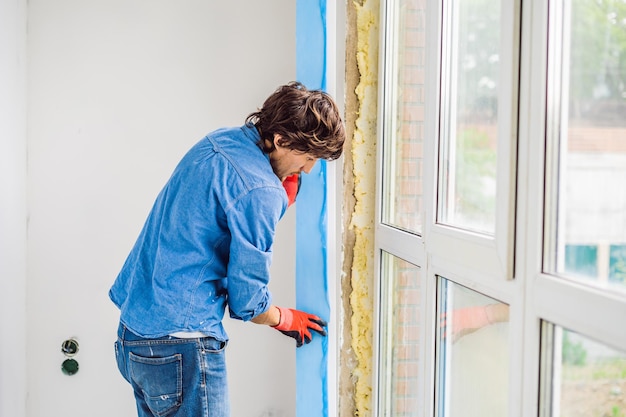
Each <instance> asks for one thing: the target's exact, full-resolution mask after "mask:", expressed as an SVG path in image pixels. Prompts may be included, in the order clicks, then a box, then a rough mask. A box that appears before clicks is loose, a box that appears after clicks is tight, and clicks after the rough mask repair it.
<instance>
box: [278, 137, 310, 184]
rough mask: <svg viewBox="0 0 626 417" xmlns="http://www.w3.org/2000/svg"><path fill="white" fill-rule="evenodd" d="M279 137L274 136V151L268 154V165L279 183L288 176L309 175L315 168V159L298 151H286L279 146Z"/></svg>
mask: <svg viewBox="0 0 626 417" xmlns="http://www.w3.org/2000/svg"><path fill="white" fill-rule="evenodd" d="M279 143H280V135H278V134H275V135H274V146H276V149H274V150H273V151H272V152H271V153H270V164H271V165H272V169H273V170H274V173H275V174H276V176H277V177H278V178H280V180H281V181H284V180H285V178H287V177H288V176H290V175H293V174H299V173H300V172H305V173H307V174H308V173H309V172H311V170H312V169H313V166H315V163H316V162H317V158H315V157H313V156H311V155H309V154H307V153H302V152H300V151H294V150H292V149H287V148H284V147H282V146H280V145H279Z"/></svg>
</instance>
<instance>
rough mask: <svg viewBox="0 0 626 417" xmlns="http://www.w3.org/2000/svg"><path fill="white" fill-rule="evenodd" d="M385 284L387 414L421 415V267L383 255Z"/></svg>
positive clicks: (382, 370)
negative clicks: (419, 394)
mask: <svg viewBox="0 0 626 417" xmlns="http://www.w3.org/2000/svg"><path fill="white" fill-rule="evenodd" d="M381 277H382V282H384V283H386V291H385V298H384V299H385V302H384V307H383V311H386V312H387V314H385V315H383V317H382V321H383V323H385V325H384V328H385V337H384V338H383V340H384V342H383V348H382V354H383V359H382V360H381V362H382V363H383V364H384V365H383V366H382V367H381V373H382V374H383V375H382V379H383V383H382V384H381V385H382V386H384V387H385V391H386V392H387V395H383V403H384V404H385V405H384V407H385V409H386V410H387V411H386V412H383V413H382V414H384V415H389V416H396V417H411V416H417V415H418V408H419V407H418V403H417V395H418V386H417V384H418V364H419V335H420V321H419V309H420V280H421V277H420V268H419V267H417V266H415V265H413V264H410V263H408V262H406V261H404V260H402V259H400V258H397V257H395V256H393V255H390V254H388V253H385V252H383V255H382V274H381Z"/></svg>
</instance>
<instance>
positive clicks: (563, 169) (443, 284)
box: [374, 0, 626, 417]
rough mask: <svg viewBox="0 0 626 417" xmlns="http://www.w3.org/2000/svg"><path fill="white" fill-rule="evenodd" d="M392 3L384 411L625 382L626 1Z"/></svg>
mask: <svg viewBox="0 0 626 417" xmlns="http://www.w3.org/2000/svg"><path fill="white" fill-rule="evenodd" d="M381 3H382V7H381V11H382V13H381V20H380V22H381V30H382V37H381V48H380V56H381V59H382V62H381V66H380V68H381V74H380V76H381V77H380V84H379V85H380V91H379V119H378V120H379V137H378V146H379V148H378V151H379V152H378V161H377V163H378V168H377V196H378V199H379V201H380V206H379V207H377V217H376V219H377V222H376V244H375V246H376V251H375V255H374V256H375V257H376V261H377V265H378V270H379V276H378V292H377V298H376V302H377V305H376V311H377V314H378V315H377V320H376V323H377V326H378V327H377V333H376V334H377V337H378V340H377V344H376V348H377V352H376V353H377V355H376V359H377V362H376V363H377V373H376V378H375V390H374V392H375V398H376V411H377V413H378V415H402V413H403V412H404V413H407V414H406V415H410V416H420V417H427V416H429V417H430V416H439V417H455V416H464V417H465V416H469V415H481V416H482V415H498V416H511V417H521V416H523V417H537V416H541V417H561V416H563V417H565V416H573V415H575V414H571V412H570V411H568V410H573V409H575V408H576V401H578V400H579V399H580V398H579V397H578V396H577V395H576V393H573V391H572V389H574V388H575V387H576V386H584V387H586V389H591V387H593V386H594V384H595V383H596V378H598V377H599V375H600V374H601V373H602V372H604V373H605V374H606V375H607V378H612V380H614V381H616V382H615V383H614V385H612V387H613V390H612V391H611V388H609V395H611V394H610V392H613V394H612V395H613V397H611V398H614V397H617V396H619V395H622V396H623V392H626V389H624V388H620V387H621V385H620V384H622V383H623V381H622V380H623V378H624V376H623V375H622V371H621V369H622V368H623V360H624V352H626V331H624V326H623V325H621V323H622V322H623V321H624V320H626V290H625V289H624V288H625V287H626V284H624V280H623V265H624V262H625V259H626V258H625V257H626V244H625V242H626V231H624V230H623V227H622V226H624V224H625V223H624V222H626V215H625V214H624V213H626V206H625V205H624V201H626V187H624V184H626V177H624V175H623V174H624V167H626V161H623V160H622V159H623V157H624V155H625V154H626V148H624V146H626V145H625V144H626V142H624V141H623V140H622V139H624V138H626V131H625V132H624V134H622V133H621V132H622V129H624V128H626V122H624V120H625V118H624V115H625V114H626V94H625V92H626V90H625V86H626V76H625V75H624V74H625V72H624V68H626V65H625V64H624V63H626V2H624V1H623V0H602V1H600V0H499V1H489V0H458V1H447V0H446V1H444V0H425V1H417V0H415V1H413V0H385V1H382V2H381ZM409 19H416V21H417V22H418V24H417V26H416V27H417V28H420V29H419V30H414V29H412V26H411V25H409V23H408V20H409ZM416 45H419V46H420V47H423V50H421V51H420V54H416V55H415V56H419V57H420V58H419V60H418V61H413V58H412V55H411V53H414V52H415V51H412V52H407V50H408V49H410V48H415V47H416ZM416 62H417V63H418V64H419V65H409V64H415V63H416ZM413 77H414V78H413ZM417 80H419V83H418V82H416V81H417ZM416 91H419V92H420V94H419V95H417V97H419V100H413V98H414V92H416ZM418 102H419V106H415V104H416V103H418ZM622 106H624V107H622ZM622 109H623V110H622ZM414 122H418V124H420V128H419V129H418V130H414V131H412V132H418V133H419V134H409V135H408V136H403V132H405V133H406V132H407V131H411V129H412V128H413V126H415V124H414ZM409 126H411V128H409ZM407 138H409V139H410V140H408V141H407ZM622 142H624V143H622ZM416 157H419V158H418V159H419V164H417V165H416V164H414V163H415V161H417V160H418V159H416ZM407 180H412V181H413V182H412V183H411V182H410V181H409V184H411V185H417V184H419V186H415V187H413V188H412V189H411V188H410V187H406V185H407V183H406V181H407ZM403 181H404V185H401V183H402V182H403ZM409 191H411V192H409ZM413 191H415V192H413ZM417 191H419V192H417ZM409 270H410V271H412V272H411V273H410V274H409V275H410V276H411V277H412V280H413V282H414V283H416V284H417V287H418V288H419V289H418V290H416V291H414V292H413V293H412V296H408V297H407V294H405V293H403V292H402V291H403V289H401V288H400V287H398V284H399V283H400V282H406V278H407V275H406V271H409ZM417 287H416V288H417ZM401 294H402V297H403V298H402V299H401V298H399V297H401ZM411 297H412V298H411ZM403 305H410V306H411V307H412V308H413V309H416V310H415V311H416V312H417V315H416V316H414V317H413V318H414V319H415V326H416V328H415V329H414V330H415V333H411V334H412V335H413V336H412V337H409V338H399V339H398V336H399V335H400V334H405V333H403V332H404V330H405V329H404V328H403V326H405V325H407V323H406V322H404V321H402V320H401V319H400V318H401V317H402V315H401V314H400V313H399V312H400V311H401V306H403ZM492 309H495V311H497V312H498V313H499V314H498V315H497V317H498V319H495V318H494V316H492V315H491V313H492V312H493V311H492ZM487 311H489V312H490V313H489V314H487V313H486V312H487ZM500 313H501V314H500ZM481 318H482V319H483V320H482V321H480V320H479V319H481ZM477 322H480V323H479V325H475V326H473V325H471V323H477ZM450 323H452V324H450ZM450 325H451V326H452V328H450ZM465 325H468V326H469V328H470V330H468V329H466V328H465ZM472 326H473V327H472ZM455 328H456V329H457V330H458V329H463V330H459V331H455V330H454V329H455ZM400 347H402V349H409V350H410V351H411V352H412V353H413V354H417V360H416V361H415V363H414V364H413V365H412V368H411V369H412V370H413V371H414V373H411V374H410V375H411V379H410V381H411V382H410V384H404V380H402V377H404V376H406V374H403V371H405V370H406V369H408V364H407V366H406V367H404V366H403V362H402V361H401V360H400V358H401V356H400V354H399V352H400ZM583 350H584V351H585V352H587V356H586V358H587V361H586V362H585V365H584V366H583V368H584V369H583V368H576V366H580V363H581V362H580V361H579V362H578V365H573V364H572V362H571V361H572V359H571V358H570V356H571V354H572V351H574V352H580V351H583ZM598 352H609V353H610V354H607V355H608V356H607V355H600V354H599V353H598ZM605 356H607V357H608V358H609V359H607V360H608V362H606V361H605V360H604V357H605ZM490 361H491V362H493V363H496V362H497V366H492V363H490ZM607 363H608V364H609V367H610V368H611V372H613V373H610V372H608V369H607V367H606V364H607ZM415 372H417V374H415ZM615 372H617V373H615ZM609 385H610V384H609ZM616 386H617V387H616ZM403 387H404V388H407V389H404V390H402V389H401V388H403ZM481 387H489V388H488V389H482V388H481ZM620 390H622V391H620ZM620 392H622V394H620ZM490 393H491V394H492V395H490ZM409 394H410V395H409ZM619 398H622V397H619ZM596 399H597V398H595V397H594V398H592V399H589V400H588V401H587V402H588V404H589V405H590V406H591V405H593V404H595V403H594V401H595V400H596ZM604 402H605V403H606V402H607V401H604ZM402 404H403V405H405V406H406V405H407V404H411V405H414V406H415V407H414V408H410V410H408V409H409V407H405V408H403V409H401V408H400V405H402ZM608 404H609V408H606V407H605V408H604V409H601V410H600V411H598V413H600V414H593V413H591V414H587V415H602V416H603V415H609V416H613V415H616V416H619V415H620V413H622V414H624V412H625V411H626V408H624V407H622V405H621V403H619V402H610V403H608ZM463 405H466V407H463ZM605 405H606V404H605ZM407 410H408V411H407ZM607 413H608V414H607Z"/></svg>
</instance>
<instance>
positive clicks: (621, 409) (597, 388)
mask: <svg viewBox="0 0 626 417" xmlns="http://www.w3.org/2000/svg"><path fill="white" fill-rule="evenodd" d="M553 337H554V343H553V349H554V351H553V354H554V364H553V366H552V367H549V366H545V365H544V366H543V367H542V369H543V370H544V372H550V369H552V375H550V376H549V378H548V380H551V381H552V383H551V386H550V387H549V389H551V391H552V392H551V395H549V396H544V398H551V399H552V406H551V415H552V416H559V417H579V416H580V417H605V416H606V417H624V416H626V395H625V393H626V352H621V351H617V350H614V349H612V348H610V347H609V346H606V345H604V344H601V343H597V342H595V341H593V340H591V339H589V338H587V337H585V336H583V335H580V334H578V333H575V332H572V331H569V330H567V329H563V328H561V327H558V326H554V336H553ZM544 348H546V345H545V344H544ZM549 408H550V407H549Z"/></svg>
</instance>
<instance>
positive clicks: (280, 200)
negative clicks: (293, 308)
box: [227, 187, 287, 321]
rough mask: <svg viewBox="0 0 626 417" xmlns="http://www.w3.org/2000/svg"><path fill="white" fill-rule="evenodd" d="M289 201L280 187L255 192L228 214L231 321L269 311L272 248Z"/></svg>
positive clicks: (246, 319) (249, 193) (239, 202)
mask: <svg viewBox="0 0 626 417" xmlns="http://www.w3.org/2000/svg"><path fill="white" fill-rule="evenodd" d="M286 208H287V198H286V195H285V191H284V190H283V189H282V188H279V187H261V188H255V189H253V190H251V191H249V192H248V193H246V194H245V195H244V196H243V197H242V198H240V199H239V200H238V201H237V202H236V203H235V204H234V205H233V206H232V207H231V208H230V209H229V210H228V212H227V219H228V227H229V229H230V233H231V243H230V254H229V260H228V273H227V288H228V308H229V313H230V316H231V317H232V318H236V319H240V320H244V321H248V320H250V319H252V318H254V317H256V316H257V315H259V314H261V313H264V312H265V311H267V309H268V308H269V307H270V304H271V294H270V291H269V289H268V287H267V284H268V283H269V280H270V265H271V262H272V246H273V243H274V234H275V231H276V225H277V223H278V221H279V220H280V218H281V217H282V216H283V214H284V213H285V210H286Z"/></svg>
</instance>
